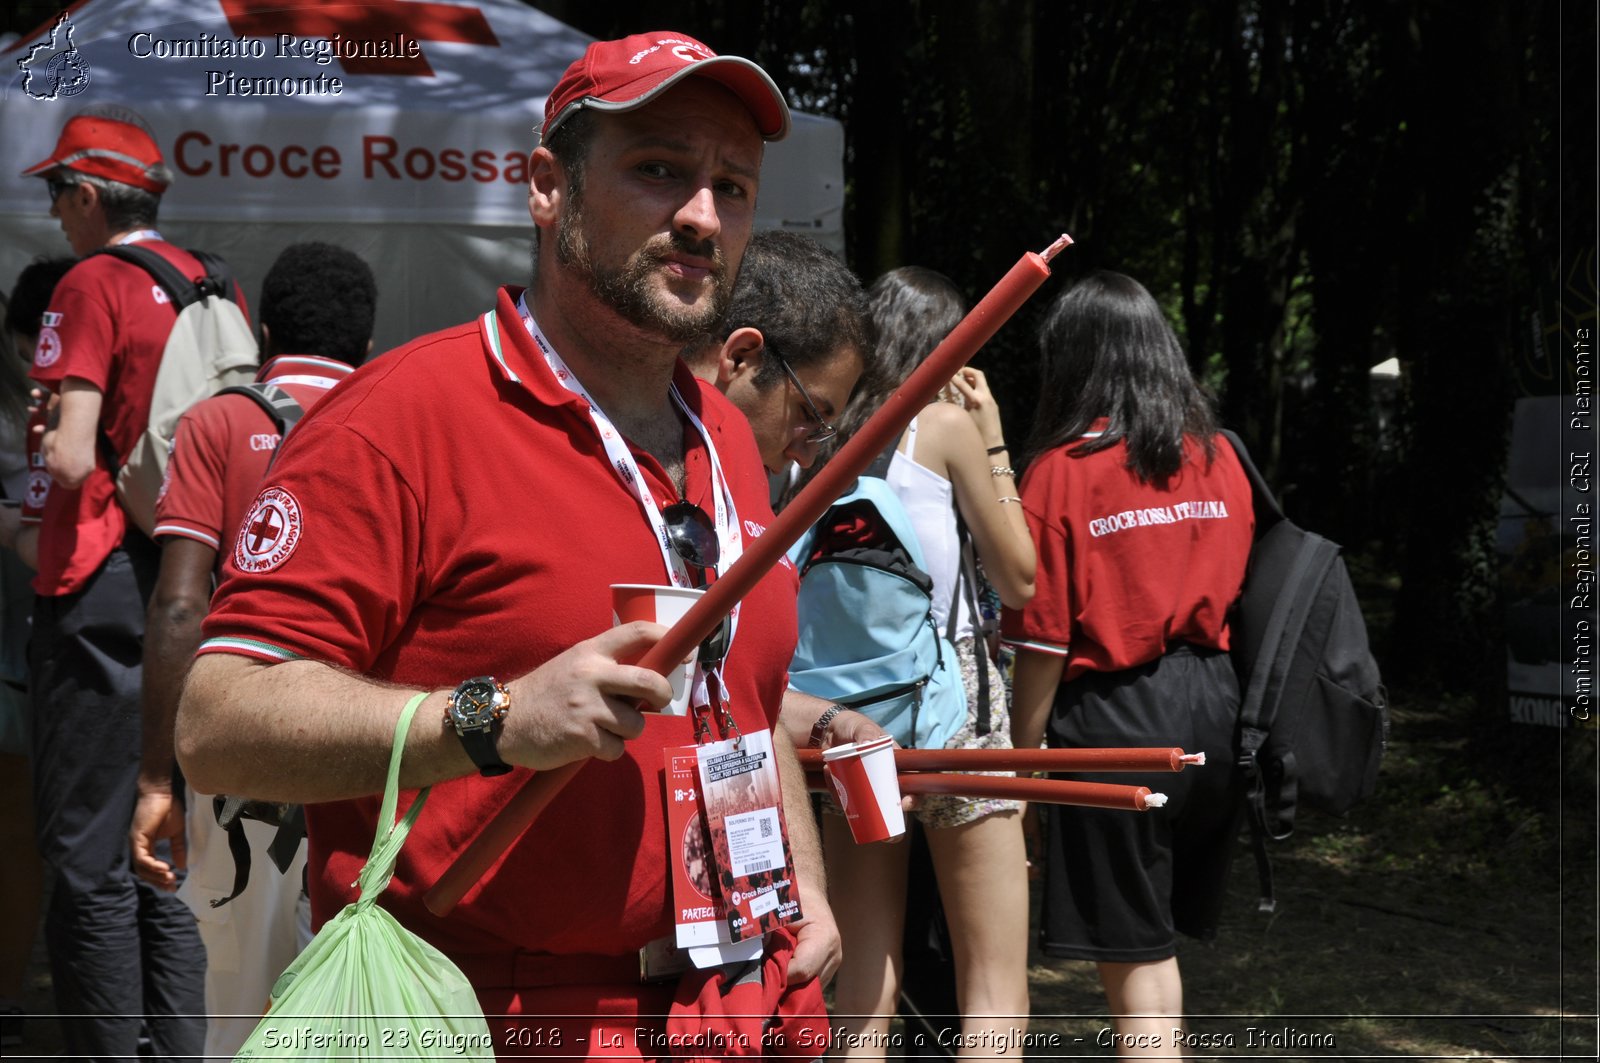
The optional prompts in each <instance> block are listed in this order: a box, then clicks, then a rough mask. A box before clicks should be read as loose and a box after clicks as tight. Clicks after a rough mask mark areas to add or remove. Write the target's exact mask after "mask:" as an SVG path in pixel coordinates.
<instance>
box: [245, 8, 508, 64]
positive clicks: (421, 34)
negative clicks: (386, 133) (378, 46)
mask: <svg viewBox="0 0 1600 1063" xmlns="http://www.w3.org/2000/svg"><path fill="white" fill-rule="evenodd" d="M221 3H222V10H223V13H224V14H226V15H227V16H228V26H229V27H230V28H231V29H232V30H233V32H234V33H237V34H238V35H239V36H241V37H276V36H277V35H278V34H280V33H292V34H294V35H295V36H297V37H332V36H334V35H335V34H337V35H339V36H340V37H342V38H344V40H346V41H374V42H382V41H388V42H390V43H393V42H394V41H395V40H396V35H397V34H404V35H405V36H406V37H409V38H412V39H413V40H417V41H450V42H453V43H457V44H482V45H486V46H488V47H491V48H498V47H499V46H500V41H499V39H498V38H496V37H495V35H494V30H492V29H490V28H489V22H488V20H487V19H485V18H484V17H483V12H482V11H479V10H478V9H477V8H475V7H455V6H453V5H450V4H433V3H426V2H418V3H411V2H408V0H362V2H360V3H332V4H330V3H324V2H323V0H221ZM339 65H340V66H341V67H343V68H344V71H345V72H346V73H348V74H400V75H406V76H410V77H432V76H433V67H432V66H430V65H429V63H428V59H427V57H426V56H422V55H419V56H418V57H417V58H415V59H412V58H409V57H408V56H405V55H401V56H397V57H395V58H389V59H360V58H355V59H346V58H344V57H342V56H341V57H340V59H339Z"/></svg>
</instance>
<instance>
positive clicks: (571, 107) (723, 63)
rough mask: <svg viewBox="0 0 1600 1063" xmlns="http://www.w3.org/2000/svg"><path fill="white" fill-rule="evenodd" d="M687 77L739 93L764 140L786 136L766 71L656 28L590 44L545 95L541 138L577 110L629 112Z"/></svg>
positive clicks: (782, 110) (783, 112)
mask: <svg viewBox="0 0 1600 1063" xmlns="http://www.w3.org/2000/svg"><path fill="white" fill-rule="evenodd" d="M690 75H694V76H696V77H707V78H710V79H712V80H713V81H716V82H718V83H719V84H721V85H723V86H725V87H726V88H727V89H728V90H729V91H730V92H732V93H733V94H734V95H735V96H737V97H739V100H740V102H742V103H743V104H744V105H745V107H746V108H747V109H748V110H749V111H750V116H751V117H752V118H754V119H755V121H756V128H757V129H759V130H760V131H761V135H762V137H763V138H765V139H767V140H782V139H783V138H784V137H786V136H788V135H789V105H788V104H787V103H786V102H785V101H784V98H783V93H781V92H779V91H778V86H777V85H775V84H773V82H772V79H771V78H770V77H768V76H767V72H766V71H765V70H762V69H761V68H760V67H759V66H756V64H754V63H752V62H751V61H750V60H748V59H740V58H739V57H738V56H733V55H718V54H717V53H716V52H713V51H712V50H711V49H710V48H707V47H706V46H705V45H703V44H701V43H700V42H699V41H697V40H695V39H694V38H693V37H689V36H687V35H685V34H682V33H674V32H672V31H671V30H659V31H657V32H654V33H636V34H634V35H633V36H631V37H624V38H622V39H621V40H617V41H596V42H594V43H593V44H591V45H589V47H588V49H587V50H586V51H585V52H584V53H583V57H582V58H581V59H579V60H577V61H576V62H574V63H573V64H572V65H571V66H569V67H567V71H566V73H564V74H562V75H561V80H560V81H558V82H556V87H555V88H553V89H551V90H550V95H549V96H548V97H547V98H546V99H545V102H544V128H543V129H541V130H540V133H539V136H540V139H541V140H546V141H547V140H549V138H550V134H552V133H554V132H555V131H556V129H557V127H559V126H560V125H561V123H562V122H565V121H566V120H567V119H568V118H571V117H572V116H573V115H574V114H577V113H578V111H579V110H580V109H582V108H593V109H594V110H597V111H605V112H608V113H611V114H617V113H620V112H623V111H631V110H633V109H634V108H636V107H643V106H644V105H645V104H647V103H649V102H650V101H651V100H653V99H655V98H656V97H657V96H659V95H661V94H662V93H663V92H665V91H667V90H668V89H669V88H671V87H672V86H673V85H676V84H677V83H678V82H679V81H682V80H683V79H684V78H686V77H689V76H690Z"/></svg>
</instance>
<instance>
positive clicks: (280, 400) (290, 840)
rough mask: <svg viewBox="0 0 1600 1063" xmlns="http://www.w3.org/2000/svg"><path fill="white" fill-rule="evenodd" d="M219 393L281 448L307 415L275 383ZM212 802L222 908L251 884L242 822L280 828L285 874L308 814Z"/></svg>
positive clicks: (227, 800)
mask: <svg viewBox="0 0 1600 1063" xmlns="http://www.w3.org/2000/svg"><path fill="white" fill-rule="evenodd" d="M217 394H219V395H244V396H246V397H248V398H250V399H252V400H254V401H255V404H256V405H257V406H260V407H261V409H262V410H263V411H264V412H265V413H266V415H267V416H268V417H270V418H272V423H273V425H274V426H275V427H276V428H277V429H278V447H282V446H283V440H284V437H285V436H287V435H288V434H289V429H291V428H293V427H294V426H295V422H297V421H299V420H300V418H301V416H302V415H304V414H305V410H303V409H302V408H301V407H300V404H299V403H298V402H296V401H295V400H294V396H292V395H290V394H289V393H288V392H287V391H284V390H283V389H282V388H280V387H278V386H277V385H276V384H261V383H251V384H236V385H234V386H233V387H227V388H223V389H222V390H221V391H219V392H217ZM278 447H275V448H273V451H272V458H271V459H270V460H269V461H268V462H267V468H268V469H271V468H272V463H273V462H275V461H277V460H278ZM211 801H212V809H213V812H214V814H215V815H216V817H217V826H219V827H221V828H222V829H223V830H225V831H227V833H228V850H229V852H231V853H232V854H233V892H232V893H230V894H228V895H227V896H226V897H221V898H217V899H215V900H213V901H212V902H211V907H213V908H220V907H222V906H223V905H224V904H227V903H228V902H229V901H231V900H233V899H234V898H235V897H237V896H239V894H241V893H243V892H244V888H245V887H246V886H248V885H249V884H250V865H251V864H252V863H253V861H252V859H251V856H250V841H249V839H248V838H246V837H245V833H244V822H243V821H244V820H247V819H254V820H260V821H261V822H263V823H266V824H267V825H268V826H272V827H277V828H278V833H277V834H276V835H274V836H273V839H272V844H271V845H269V846H268V847H267V852H268V854H269V855H270V856H271V857H272V862H273V863H274V864H275V865H277V868H278V871H279V872H280V873H283V872H287V871H288V870H289V863H290V861H292V860H293V859H294V856H295V852H296V851H297V850H298V849H299V848H300V840H301V839H302V838H304V837H305V836H306V818H305V811H304V809H303V808H302V807H301V806H300V805H292V804H278V803H275V802H272V801H257V800H254V799H253V798H248V797H239V796H237V795H232V794H217V795H216V796H214V797H213V798H212V799H211Z"/></svg>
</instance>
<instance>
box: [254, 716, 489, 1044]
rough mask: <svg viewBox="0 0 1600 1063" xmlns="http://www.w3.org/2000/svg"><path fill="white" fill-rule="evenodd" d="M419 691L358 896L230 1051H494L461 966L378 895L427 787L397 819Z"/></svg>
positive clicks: (397, 749) (402, 732)
mask: <svg viewBox="0 0 1600 1063" xmlns="http://www.w3.org/2000/svg"><path fill="white" fill-rule="evenodd" d="M425 696H426V695H423V694H418V695H417V696H416V697H414V698H412V699H411V701H410V702H408V703H407V704H406V707H405V709H404V711H402V712H401V713H400V719H399V721H398V722H396V724H395V728H394V752H393V753H392V754H391V755H390V758H389V779H388V783H387V784H386V785H385V786H384V790H383V807H382V810H381V811H380V812H379V813H378V834H377V837H376V838H374V839H373V843H372V855H371V856H369V857H368V858H367V864H366V866H365V867H363V868H362V869H361V877H360V879H359V880H358V883H357V885H359V886H360V888H361V897H360V899H359V900H357V901H355V902H354V903H352V904H349V905H346V906H345V909H344V910H343V911H342V912H340V913H339V914H338V915H336V916H334V917H333V919H331V920H329V922H328V924H327V925H326V926H324V927H323V928H322V929H321V930H320V931H318V932H317V936H316V937H314V938H312V939H311V944H309V945H307V946H306V949H305V951H304V952H302V953H301V954H300V955H299V956H298V957H297V958H296V959H295V961H294V963H292V964H290V965H289V968H288V970H286V971H284V972H283V974H282V976H280V977H279V978H278V981H277V982H276V983H275V984H274V985H273V987H272V1006H271V1007H270V1008H269V1009H268V1010H267V1014H266V1016H265V1017H263V1018H262V1020H261V1024H260V1025H259V1026H257V1027H256V1029H255V1032H254V1033H252V1034H251V1035H250V1037H249V1039H248V1040H247V1041H245V1043H244V1047H243V1048H241V1049H240V1050H239V1054H238V1055H237V1056H235V1057H234V1059H235V1060H257V1059H295V1060H303V1059H307V1058H317V1059H385V1060H397V1059H398V1060H406V1059H449V1060H484V1061H492V1060H493V1059H494V1041H493V1038H492V1036H491V1035H490V1033H489V1027H488V1025H487V1024H486V1023H485V1022H484V1021H483V1011H482V1010H481V1009H480V1008H479V1006H478V998H477V996H476V994H474V993H473V991H472V986H471V985H470V984H469V983H468V982H467V977H466V975H464V974H462V973H461V969H460V968H458V967H457V966H456V965H455V964H453V963H451V962H450V961H449V959H447V958H446V957H445V955H444V954H443V953H441V952H440V951H439V950H438V949H436V948H434V947H433V946H432V945H429V944H428V943H427V942H426V941H423V940H422V939H421V938H419V937H417V936H416V935H415V934H413V933H411V932H410V931H409V930H407V929H405V928H404V927H403V926H401V925H400V923H399V921H398V920H396V919H395V917H394V916H392V915H390V914H389V913H388V912H386V911H384V910H383V909H382V908H380V907H378V906H377V903H376V902H377V899H378V897H379V896H380V895H381V894H382V893H383V891H384V890H385V889H387V888H388V885H389V880H390V878H392V877H393V876H394V864H395V860H396V859H397V858H398V857H399V856H400V849H401V847H402V846H404V845H405V841H406V836H407V835H408V834H410V833H411V825H412V824H413V823H415V822H416V819H417V815H418V814H419V813H420V812H421V811H422V806H423V805H424V804H425V803H426V802H427V798H428V791H427V790H423V791H421V792H420V793H418V794H417V799H416V801H415V802H413V804H412V805H411V808H410V809H409V810H408V811H407V812H406V814H405V818H404V819H402V820H401V821H400V822H399V823H395V822H394V811H395V805H396V802H397V797H398V794H399V782H400V753H401V751H402V750H403V749H404V748H405V743H406V733H407V732H408V731H409V730H410V729H411V717H412V716H413V715H415V714H416V711H417V706H418V705H420V704H421V703H422V700H423V698H424V697H425ZM384 824H393V826H391V827H389V829H388V830H385V829H384Z"/></svg>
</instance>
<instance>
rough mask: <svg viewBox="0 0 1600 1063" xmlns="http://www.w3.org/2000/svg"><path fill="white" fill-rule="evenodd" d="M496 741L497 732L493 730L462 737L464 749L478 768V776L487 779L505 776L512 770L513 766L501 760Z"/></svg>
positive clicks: (474, 732) (469, 733) (471, 732)
mask: <svg viewBox="0 0 1600 1063" xmlns="http://www.w3.org/2000/svg"><path fill="white" fill-rule="evenodd" d="M497 729H498V728H497ZM494 739H495V732H494V731H492V730H491V731H468V732H467V733H466V734H463V735H461V745H462V748H464V749H465V750H466V751H467V756H469V757H471V758H472V763H474V764H476V765H477V766H478V774H479V775H482V776H483V777H484V778H485V779H492V778H494V777H495V776H496V775H504V774H505V773H506V772H508V771H510V770H511V765H509V764H507V763H506V762H505V761H503V760H501V759H500V751H499V750H498V749H496V748H495V742H494Z"/></svg>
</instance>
